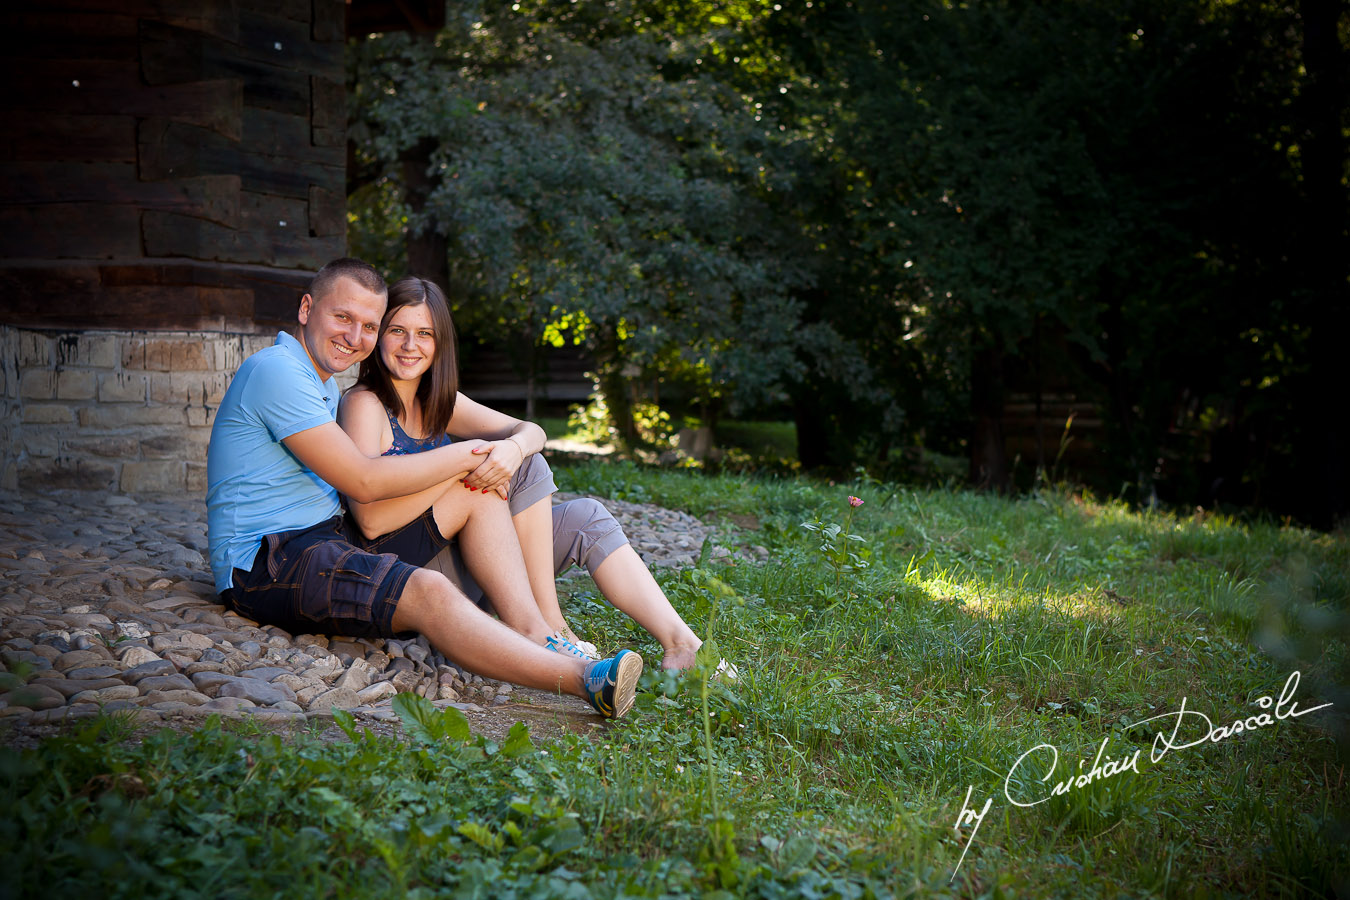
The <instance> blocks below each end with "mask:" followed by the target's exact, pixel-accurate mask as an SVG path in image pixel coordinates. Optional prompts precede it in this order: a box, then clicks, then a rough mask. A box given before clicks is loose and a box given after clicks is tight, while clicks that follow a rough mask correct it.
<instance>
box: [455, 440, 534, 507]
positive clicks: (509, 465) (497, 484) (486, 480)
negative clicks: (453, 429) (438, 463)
mask: <svg viewBox="0 0 1350 900" xmlns="http://www.w3.org/2000/svg"><path fill="white" fill-rule="evenodd" d="M473 454H474V455H475V456H484V455H485V456H486V457H487V458H486V459H484V460H483V461H482V462H480V463H479V464H478V466H477V467H476V468H475V469H473V471H471V472H470V473H469V474H468V475H466V476H465V478H464V486H465V487H467V488H469V489H470V490H474V491H482V492H483V493H488V492H494V491H495V492H496V493H497V494H499V495H501V497H502V499H505V498H506V491H507V488H508V487H510V485H511V478H512V476H514V475H515V474H516V470H518V469H519V468H520V466H521V464H522V463H524V462H525V451H524V449H523V448H521V446H520V444H519V443H518V442H517V441H514V440H512V439H511V438H506V439H505V440H501V441H487V442H485V443H483V444H482V445H481V446H478V447H475V448H474V449H473Z"/></svg>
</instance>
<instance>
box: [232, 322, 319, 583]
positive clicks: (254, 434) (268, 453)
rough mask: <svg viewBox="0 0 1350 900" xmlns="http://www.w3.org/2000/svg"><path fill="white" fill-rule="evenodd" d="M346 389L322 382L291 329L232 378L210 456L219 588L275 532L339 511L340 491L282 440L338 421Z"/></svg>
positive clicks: (306, 524)
mask: <svg viewBox="0 0 1350 900" xmlns="http://www.w3.org/2000/svg"><path fill="white" fill-rule="evenodd" d="M337 407H338V387H337V384H336V383H335V382H334V381H333V379H331V378H330V379H328V380H327V381H323V380H320V378H319V375H318V373H317V372H315V371H314V365H313V363H311V362H310V359H309V355H308V354H307V353H306V352H305V348H304V347H303V346H302V345H301V344H300V342H299V341H297V340H296V339H295V338H293V337H291V336H290V335H289V334H285V333H282V334H278V335H277V341H276V343H275V344H273V345H272V346H271V347H268V348H266V349H264V350H260V351H258V352H257V353H255V354H253V355H252V356H250V357H249V358H248V359H246V360H244V364H243V365H242V366H240V367H239V371H238V372H237V373H236V374H235V376H234V380H233V381H231V382H230V387H229V390H227V391H226V392H225V398H224V399H223V400H221V403H220V408H219V409H218V410H216V421H215V424H214V425H212V426H211V445H210V447H209V449H208V450H207V456H206V528H207V535H208V537H209V539H210V544H211V571H212V573H213V574H214V575H215V579H216V590H217V591H223V590H225V589H226V588H228V587H230V586H231V585H232V583H233V574H234V569H235V568H236V567H237V568H241V569H244V570H248V569H251V568H252V567H253V559H254V557H256V556H257V554H258V545H259V542H260V541H261V540H262V539H263V538H264V537H265V536H267V535H269V534H276V533H277V532H279V531H293V530H296V529H299V528H308V527H309V526H311V525H317V524H319V523H320V522H322V521H324V520H326V519H329V518H331V517H333V516H335V515H337V514H338V513H339V512H340V511H341V509H342V507H341V503H340V502H339V500H338V492H337V491H336V490H335V489H334V488H333V487H332V486H331V485H330V484H328V483H327V482H326V481H324V480H323V479H322V478H320V477H319V476H318V475H315V474H314V473H313V472H312V471H311V470H310V469H309V468H308V467H306V466H305V464H304V463H302V462H300V460H299V459H297V458H296V457H295V455H294V454H293V453H291V451H290V450H288V449H286V445H285V444H283V443H282V441H283V440H284V439H286V438H288V437H290V436H291V435H293V434H297V433H299V432H301V431H305V430H307V429H310V428H313V427H315V426H316V425H323V424H324V423H326V422H333V421H335V420H336V417H337Z"/></svg>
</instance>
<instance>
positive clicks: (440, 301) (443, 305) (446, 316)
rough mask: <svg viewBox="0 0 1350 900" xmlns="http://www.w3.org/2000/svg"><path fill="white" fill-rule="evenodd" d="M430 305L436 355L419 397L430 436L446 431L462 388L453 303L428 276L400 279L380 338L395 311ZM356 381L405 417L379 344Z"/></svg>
mask: <svg viewBox="0 0 1350 900" xmlns="http://www.w3.org/2000/svg"><path fill="white" fill-rule="evenodd" d="M422 303H424V304H426V307H427V310H428V311H429V312H430V313H431V328H432V331H433V332H434V333H435V337H436V356H435V358H433V359H432V361H431V368H430V369H429V370H428V371H427V372H426V373H425V374H424V375H423V376H422V380H421V381H420V382H419V383H418V385H417V399H418V400H419V401H421V403H422V428H423V429H424V430H425V433H426V435H425V436H426V437H432V436H435V435H440V434H444V433H445V429H446V428H447V427H449V425H450V417H451V416H452V415H454V413H455V393H456V392H457V391H458V390H459V360H458V357H457V354H456V352H455V323H454V321H453V320H452V319H451V318H450V304H449V303H447V302H446V301H445V294H444V293H442V292H441V289H440V288H438V287H437V286H436V285H435V284H433V283H432V282H430V281H427V280H426V279H425V278H418V277H417V276H415V275H409V276H408V277H406V278H400V279H399V280H398V281H396V282H394V284H393V285H392V286H391V287H390V288H389V308H388V309H386V310H385V311H384V318H383V319H382V320H381V321H380V337H381V338H383V337H384V332H385V330H386V329H387V328H388V327H389V321H390V320H391V319H393V318H394V313H396V312H398V311H399V310H400V309H402V308H403V307H405V306H417V305H418V304H422ZM356 383H357V384H358V385H360V386H362V387H365V388H368V389H369V390H370V391H372V392H373V393H374V394H375V396H376V397H378V398H380V402H381V403H383V404H384V407H385V409H388V410H390V411H391V412H393V414H394V415H395V416H396V417H398V418H402V417H403V414H404V412H405V410H404V409H403V401H402V400H400V399H399V396H398V391H396V390H394V380H393V379H392V378H391V377H390V375H389V370H388V369H387V368H385V365H384V355H383V354H382V353H381V352H380V348H379V347H378V346H376V348H375V352H374V353H372V354H370V356H368V357H366V358H365V360H364V361H363V362H362V363H361V374H360V375H359V376H358V377H357V379H356Z"/></svg>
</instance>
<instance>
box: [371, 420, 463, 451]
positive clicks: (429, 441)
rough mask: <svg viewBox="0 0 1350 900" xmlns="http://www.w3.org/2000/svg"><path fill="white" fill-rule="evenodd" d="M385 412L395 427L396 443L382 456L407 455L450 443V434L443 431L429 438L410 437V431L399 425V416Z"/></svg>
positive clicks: (391, 424) (392, 426)
mask: <svg viewBox="0 0 1350 900" xmlns="http://www.w3.org/2000/svg"><path fill="white" fill-rule="evenodd" d="M384 414H385V415H387V416H388V417H389V427H390V428H392V429H394V444H393V446H392V447H390V448H389V449H388V450H386V451H384V452H383V453H381V454H380V455H381V456H407V455H408V454H409V453H421V452H422V451H423V450H435V449H436V448H437V447H444V446H445V445H446V444H448V443H450V435H448V434H446V433H444V432H441V433H440V434H433V435H432V436H431V437H429V438H423V439H421V440H419V439H417V438H415V437H409V436H408V432H406V431H404V430H403V429H402V428H400V427H399V424H398V417H397V416H395V415H394V414H393V413H391V412H390V411H389V410H387V409H386V410H385V411H384Z"/></svg>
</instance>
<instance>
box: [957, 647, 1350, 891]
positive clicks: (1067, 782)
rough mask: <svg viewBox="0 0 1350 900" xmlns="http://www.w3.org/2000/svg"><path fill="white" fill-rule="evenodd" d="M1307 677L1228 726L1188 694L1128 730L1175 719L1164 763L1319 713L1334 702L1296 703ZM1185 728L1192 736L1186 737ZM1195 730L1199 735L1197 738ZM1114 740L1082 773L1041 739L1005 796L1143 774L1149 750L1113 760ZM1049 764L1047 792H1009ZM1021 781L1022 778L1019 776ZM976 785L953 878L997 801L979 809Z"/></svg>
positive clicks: (1157, 756) (1161, 738) (1022, 760)
mask: <svg viewBox="0 0 1350 900" xmlns="http://www.w3.org/2000/svg"><path fill="white" fill-rule="evenodd" d="M1300 677H1301V676H1300V675H1299V673H1298V672H1294V673H1292V674H1291V675H1290V676H1289V677H1288V678H1287V679H1286V680H1285V682H1284V687H1283V688H1281V689H1280V696H1279V698H1278V699H1272V698H1271V697H1269V696H1264V697H1258V698H1257V699H1256V700H1255V701H1254V705H1255V706H1256V707H1258V710H1259V711H1258V712H1256V713H1254V714H1252V715H1249V716H1246V717H1242V718H1238V719H1234V720H1233V721H1232V722H1231V723H1230V724H1228V725H1220V726H1217V727H1216V726H1215V725H1214V722H1213V721H1211V720H1210V718H1209V716H1207V715H1205V714H1204V713H1202V712H1199V711H1198V710H1194V709H1188V708H1187V706H1186V700H1187V698H1185V697H1182V698H1181V705H1180V706H1179V707H1178V708H1177V709H1175V710H1173V711H1172V712H1167V713H1162V714H1161V715H1157V716H1149V717H1148V718H1147V719H1144V720H1143V721H1140V722H1135V723H1134V724H1133V725H1128V726H1126V727H1125V729H1124V730H1125V731H1131V730H1132V729H1136V728H1139V727H1140V726H1143V725H1147V724H1148V723H1150V722H1156V721H1157V720H1159V719H1168V720H1171V722H1172V724H1171V730H1170V731H1169V730H1168V728H1167V726H1164V727H1163V729H1162V730H1161V731H1159V732H1157V733H1156V734H1154V736H1153V746H1152V748H1151V749H1150V750H1149V755H1148V761H1149V763H1151V764H1152V765H1157V764H1158V763H1160V762H1161V761H1162V759H1163V757H1164V756H1166V755H1167V754H1168V753H1170V752H1172V751H1173V750H1185V749H1186V748H1188V747H1195V746H1198V745H1200V744H1205V743H1213V744H1217V743H1219V742H1220V741H1224V740H1227V739H1228V738H1231V737H1236V736H1238V735H1241V734H1243V733H1245V732H1249V731H1256V730H1258V729H1261V728H1265V727H1266V726H1267V725H1274V724H1275V723H1276V722H1277V721H1281V720H1283V719H1293V718H1297V717H1298V716H1306V715H1307V714H1308V713H1312V712H1317V711H1318V710H1319V709H1324V708H1325V707H1328V706H1331V704H1330V703H1323V704H1321V705H1320V706H1314V707H1313V708H1312V709H1299V708H1298V704H1297V703H1296V702H1294V691H1295V690H1297V689H1298V682H1299V678H1300ZM1183 730H1185V731H1186V736H1185V737H1183V736H1182V732H1183ZM1192 734H1194V735H1198V736H1195V737H1193V738H1192ZM1110 741H1111V739H1110V738H1109V737H1106V738H1102V742H1101V744H1100V745H1099V746H1098V747H1097V753H1096V756H1095V757H1094V758H1093V760H1092V766H1091V767H1090V768H1086V769H1085V763H1086V761H1085V760H1083V761H1080V762H1079V763H1078V770H1079V771H1078V772H1077V773H1075V772H1073V770H1072V769H1070V770H1069V771H1068V772H1067V773H1064V774H1059V773H1057V771H1056V770H1057V769H1058V766H1059V750H1057V749H1056V748H1055V747H1054V745H1052V744H1037V745H1036V746H1035V747H1032V748H1031V749H1030V750H1028V751H1027V752H1025V753H1023V754H1022V755H1021V756H1019V757H1017V762H1015V763H1013V766H1012V768H1011V769H1009V770H1008V775H1007V777H1006V778H1004V779H1003V796H1004V797H1006V798H1007V799H1008V802H1009V803H1011V804H1012V805H1013V806H1020V807H1023V808H1030V807H1033V806H1039V805H1040V804H1042V803H1045V802H1047V801H1049V800H1050V799H1051V798H1052V797H1062V796H1065V795H1067V794H1069V793H1071V792H1072V791H1075V790H1079V789H1082V788H1086V787H1087V786H1088V785H1090V784H1092V783H1093V782H1095V781H1105V780H1106V779H1108V778H1115V777H1116V776H1118V775H1122V774H1124V773H1126V772H1132V773H1134V774H1135V775H1138V774H1139V763H1140V755H1141V754H1142V753H1143V752H1144V751H1143V750H1142V749H1138V750H1135V751H1134V752H1133V753H1129V754H1127V755H1125V756H1122V757H1120V758H1119V759H1113V758H1112V757H1111V756H1110V755H1108V754H1107V753H1106V747H1107V744H1109V743H1110ZM1042 767H1044V771H1045V774H1044V775H1042V776H1040V778H1039V780H1040V781H1041V782H1042V783H1052V785H1051V787H1050V788H1049V790H1047V791H1044V793H1043V796H1040V795H1038V796H1036V797H1034V798H1025V797H1024V798H1017V797H1014V796H1013V795H1012V793H1011V792H1010V791H1009V787H1010V785H1011V783H1012V782H1013V781H1014V779H1015V778H1016V776H1019V775H1023V774H1026V773H1038V772H1040V771H1041V770H1042ZM1017 780H1018V781H1019V783H1020V781H1021V779H1020V778H1018V779H1017ZM974 790H975V786H974V785H970V786H969V787H967V788H966V799H965V801H964V802H963V803H962V804H961V813H960V815H958V816H957V817H956V824H955V825H953V826H952V827H953V828H954V829H955V830H956V831H958V832H959V831H960V830H961V828H962V827H964V826H966V825H969V826H972V827H971V831H970V837H969V838H968V839H967V840H966V845H965V847H963V848H962V850H961V858H960V859H959V860H957V862H956V869H953V870H952V878H955V877H956V873H957V871H958V870H959V869H960V868H961V863H963V862H965V859H966V852H967V851H968V850H970V845H971V844H973V843H974V842H975V835H976V833H978V832H979V830H980V825H982V824H984V817H985V816H986V815H987V814H988V813H989V807H990V806H992V805H993V803H994V798H993V797H989V798H986V799H985V801H984V806H983V807H982V808H981V809H980V811H979V812H976V811H975V808H974V807H973V806H971V805H970V795H971V793H972V792H973V791H974Z"/></svg>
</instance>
